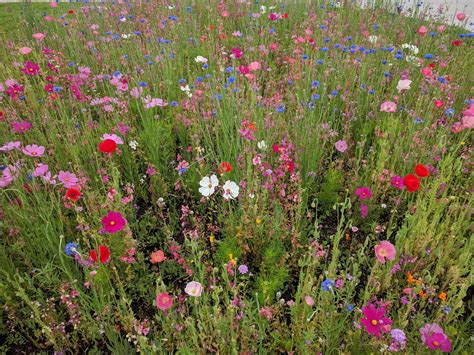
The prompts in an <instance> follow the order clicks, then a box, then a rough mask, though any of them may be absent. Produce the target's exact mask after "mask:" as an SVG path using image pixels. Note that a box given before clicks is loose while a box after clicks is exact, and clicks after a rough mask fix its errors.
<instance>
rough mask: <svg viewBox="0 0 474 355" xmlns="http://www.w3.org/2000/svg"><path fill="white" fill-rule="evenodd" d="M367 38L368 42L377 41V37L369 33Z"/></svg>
mask: <svg viewBox="0 0 474 355" xmlns="http://www.w3.org/2000/svg"><path fill="white" fill-rule="evenodd" d="M367 39H368V40H369V42H370V43H377V41H378V39H379V38H378V37H377V36H375V35H371V36H369V37H367Z"/></svg>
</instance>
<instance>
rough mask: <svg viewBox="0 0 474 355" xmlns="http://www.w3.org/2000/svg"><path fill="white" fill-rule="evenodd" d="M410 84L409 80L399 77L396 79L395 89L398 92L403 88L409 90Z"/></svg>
mask: <svg viewBox="0 0 474 355" xmlns="http://www.w3.org/2000/svg"><path fill="white" fill-rule="evenodd" d="M410 85H411V80H409V79H401V80H399V81H398V84H397V90H398V92H402V91H403V90H409V89H410Z"/></svg>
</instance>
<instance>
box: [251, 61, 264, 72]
mask: <svg viewBox="0 0 474 355" xmlns="http://www.w3.org/2000/svg"><path fill="white" fill-rule="evenodd" d="M249 69H250V71H256V70H260V69H262V64H260V63H259V62H252V63H250V65H249Z"/></svg>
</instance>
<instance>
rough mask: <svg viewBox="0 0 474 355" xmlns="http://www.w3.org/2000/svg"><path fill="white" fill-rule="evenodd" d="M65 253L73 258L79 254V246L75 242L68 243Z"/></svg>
mask: <svg viewBox="0 0 474 355" xmlns="http://www.w3.org/2000/svg"><path fill="white" fill-rule="evenodd" d="M64 252H65V253H66V255H68V256H71V255H74V254H76V253H77V244H76V243H74V242H71V243H67V244H66V246H65V247H64Z"/></svg>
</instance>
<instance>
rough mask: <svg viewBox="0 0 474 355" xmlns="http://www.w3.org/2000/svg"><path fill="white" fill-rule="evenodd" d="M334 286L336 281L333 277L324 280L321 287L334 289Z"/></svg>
mask: <svg viewBox="0 0 474 355" xmlns="http://www.w3.org/2000/svg"><path fill="white" fill-rule="evenodd" d="M333 287H334V281H333V280H331V279H326V280H324V281H323V283H322V284H321V288H322V289H323V290H324V291H332V289H333Z"/></svg>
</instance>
